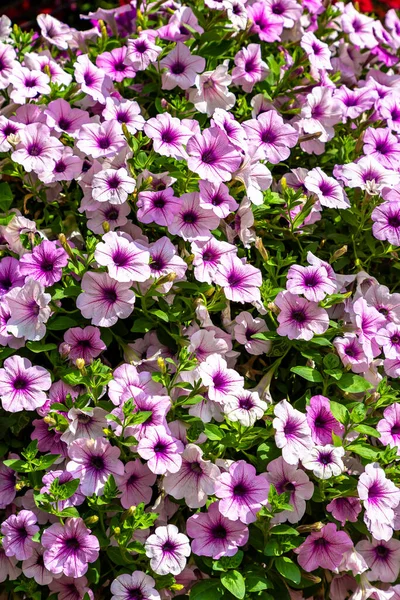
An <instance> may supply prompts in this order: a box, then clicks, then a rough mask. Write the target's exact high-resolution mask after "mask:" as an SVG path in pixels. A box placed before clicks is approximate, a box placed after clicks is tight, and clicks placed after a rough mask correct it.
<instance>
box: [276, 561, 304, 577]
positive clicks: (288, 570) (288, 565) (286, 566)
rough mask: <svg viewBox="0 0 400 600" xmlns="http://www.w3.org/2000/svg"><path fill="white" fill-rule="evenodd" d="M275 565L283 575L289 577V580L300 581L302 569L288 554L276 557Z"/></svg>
mask: <svg viewBox="0 0 400 600" xmlns="http://www.w3.org/2000/svg"><path fill="white" fill-rule="evenodd" d="M275 566H276V568H277V570H278V573H280V574H281V575H282V577H284V578H285V579H289V581H293V583H300V581H301V572H300V569H299V567H298V566H297V565H296V564H295V563H294V562H293V561H292V560H291V559H290V558H288V557H287V556H280V557H279V558H277V559H275Z"/></svg>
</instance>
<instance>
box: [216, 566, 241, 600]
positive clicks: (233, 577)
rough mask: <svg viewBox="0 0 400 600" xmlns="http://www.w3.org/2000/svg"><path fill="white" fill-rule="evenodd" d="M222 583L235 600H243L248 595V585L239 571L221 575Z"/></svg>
mask: <svg viewBox="0 0 400 600" xmlns="http://www.w3.org/2000/svg"><path fill="white" fill-rule="evenodd" d="M221 583H222V585H223V586H224V588H226V589H227V590H228V592H230V593H231V594H232V595H233V596H235V598H239V600H242V598H244V595H245V593H246V584H245V582H244V579H243V575H242V574H241V573H239V571H228V572H227V573H224V574H223V575H221Z"/></svg>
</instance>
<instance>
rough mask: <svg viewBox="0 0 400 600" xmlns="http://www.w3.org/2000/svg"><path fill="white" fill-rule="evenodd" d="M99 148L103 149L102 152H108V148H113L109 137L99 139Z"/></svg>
mask: <svg viewBox="0 0 400 600" xmlns="http://www.w3.org/2000/svg"><path fill="white" fill-rule="evenodd" d="M98 144H99V148H101V149H102V150H107V148H109V147H110V146H111V141H110V138H109V137H107V136H103V137H101V138H99V142H98Z"/></svg>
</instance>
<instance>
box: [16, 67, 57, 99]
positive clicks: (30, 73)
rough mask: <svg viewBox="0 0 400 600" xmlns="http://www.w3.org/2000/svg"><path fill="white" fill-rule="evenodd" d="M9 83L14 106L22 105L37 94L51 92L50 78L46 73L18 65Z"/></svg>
mask: <svg viewBox="0 0 400 600" xmlns="http://www.w3.org/2000/svg"><path fill="white" fill-rule="evenodd" d="M9 82H10V83H11V85H12V88H13V89H12V91H11V93H10V97H11V98H12V100H13V101H14V102H15V103H16V104H24V103H25V102H26V101H27V100H30V99H32V98H35V97H36V96H37V95H38V94H44V95H47V94H50V91H51V89H50V86H49V82H50V78H49V76H48V75H46V73H42V72H41V71H37V70H35V69H28V68H27V67H22V66H21V65H20V64H19V63H17V64H16V65H15V67H14V69H13V71H12V74H10V77H9Z"/></svg>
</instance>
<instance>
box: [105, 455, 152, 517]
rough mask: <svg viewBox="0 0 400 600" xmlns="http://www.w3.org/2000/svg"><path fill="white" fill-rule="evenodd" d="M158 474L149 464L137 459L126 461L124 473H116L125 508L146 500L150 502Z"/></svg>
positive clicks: (147, 502)
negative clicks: (151, 469) (153, 471)
mask: <svg viewBox="0 0 400 600" xmlns="http://www.w3.org/2000/svg"><path fill="white" fill-rule="evenodd" d="M156 479H157V476H156V475H155V474H154V473H152V472H151V471H150V469H149V468H148V466H147V465H144V464H143V463H142V462H141V461H140V460H138V459H136V460H133V461H129V462H127V463H126V465H125V467H124V473H123V475H116V476H115V482H116V484H117V486H118V488H119V489H120V491H121V492H122V495H121V499H120V501H121V504H122V506H123V507H124V508H129V507H130V506H137V505H138V504H141V503H142V502H144V504H149V502H150V500H151V497H152V494H153V490H152V487H151V486H153V485H154V484H155V482H156Z"/></svg>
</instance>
